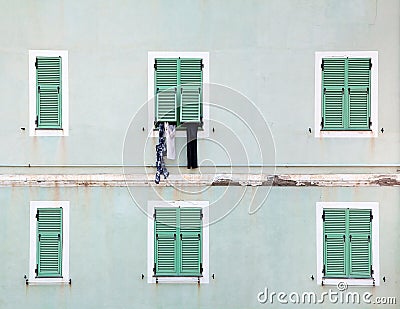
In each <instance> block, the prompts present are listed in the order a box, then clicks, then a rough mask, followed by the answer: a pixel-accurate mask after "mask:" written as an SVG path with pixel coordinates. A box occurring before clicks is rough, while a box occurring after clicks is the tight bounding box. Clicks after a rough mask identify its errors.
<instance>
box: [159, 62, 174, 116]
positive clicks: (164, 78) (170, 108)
mask: <svg viewBox="0 0 400 309" xmlns="http://www.w3.org/2000/svg"><path fill="white" fill-rule="evenodd" d="M154 69H155V74H154V75H155V100H156V102H155V103H156V113H155V116H156V121H157V122H163V121H177V111H176V109H177V98H178V97H177V96H178V94H177V91H178V90H177V87H178V59H166V58H158V59H156V60H155V64H154Z"/></svg>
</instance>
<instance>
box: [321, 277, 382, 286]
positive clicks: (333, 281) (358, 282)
mask: <svg viewBox="0 0 400 309" xmlns="http://www.w3.org/2000/svg"><path fill="white" fill-rule="evenodd" d="M339 283H345V285H346V286H374V285H375V280H374V279H346V278H342V279H340V278H325V279H322V285H336V286H337V285H338V284H339Z"/></svg>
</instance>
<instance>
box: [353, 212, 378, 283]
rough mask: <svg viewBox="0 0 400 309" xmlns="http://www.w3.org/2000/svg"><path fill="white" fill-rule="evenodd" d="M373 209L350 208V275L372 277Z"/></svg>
mask: <svg viewBox="0 0 400 309" xmlns="http://www.w3.org/2000/svg"><path fill="white" fill-rule="evenodd" d="M371 220H372V215H371V210H369V209H350V210H349V238H350V277H352V278H370V277H371V275H372V274H371V264H372V263H371Z"/></svg>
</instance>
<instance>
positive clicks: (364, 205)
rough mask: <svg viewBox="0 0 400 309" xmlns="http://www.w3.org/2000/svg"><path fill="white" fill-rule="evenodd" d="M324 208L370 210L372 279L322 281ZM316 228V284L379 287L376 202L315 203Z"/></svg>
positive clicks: (329, 279) (377, 214) (377, 206)
mask: <svg viewBox="0 0 400 309" xmlns="http://www.w3.org/2000/svg"><path fill="white" fill-rule="evenodd" d="M326 208H353V209H354V208H355V209H371V210H372V215H373V219H372V268H373V270H374V273H373V275H372V277H373V279H351V278H350V279H348V278H325V279H323V273H322V269H323V265H324V239H323V238H324V237H323V233H324V230H323V220H322V214H323V210H324V209H326ZM316 227H317V230H316V231H317V284H319V285H322V284H323V285H337V284H338V283H339V282H344V283H346V284H347V285H349V286H350V285H362V286H364V285H366V286H373V285H375V286H379V285H380V272H379V203H378V202H317V204H316Z"/></svg>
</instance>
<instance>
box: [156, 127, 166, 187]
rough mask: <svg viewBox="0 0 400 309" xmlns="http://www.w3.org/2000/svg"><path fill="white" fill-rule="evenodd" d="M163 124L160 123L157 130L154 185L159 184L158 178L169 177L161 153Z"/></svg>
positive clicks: (162, 151) (162, 149) (163, 142)
mask: <svg viewBox="0 0 400 309" xmlns="http://www.w3.org/2000/svg"><path fill="white" fill-rule="evenodd" d="M164 130H165V129H164V124H163V123H160V126H159V128H158V144H157V145H156V157H157V162H156V167H157V172H156V176H155V179H154V182H155V183H156V184H159V183H160V177H161V175H163V176H164V179H166V178H167V177H168V176H169V172H168V170H167V168H166V167H165V162H164V156H163V153H164V152H165V150H166V149H165V148H166V147H165V137H164Z"/></svg>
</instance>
